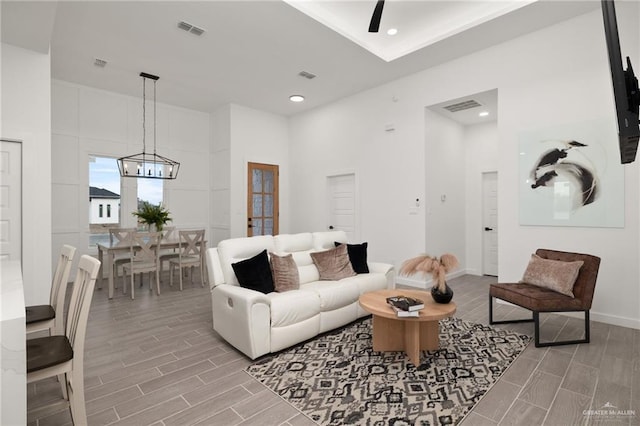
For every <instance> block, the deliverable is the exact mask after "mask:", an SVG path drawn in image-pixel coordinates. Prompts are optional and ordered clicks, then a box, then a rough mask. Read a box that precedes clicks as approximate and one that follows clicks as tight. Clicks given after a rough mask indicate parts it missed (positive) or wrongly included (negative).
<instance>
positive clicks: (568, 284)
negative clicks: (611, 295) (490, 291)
mask: <svg viewBox="0 0 640 426" xmlns="http://www.w3.org/2000/svg"><path fill="white" fill-rule="evenodd" d="M583 264H584V262H583V261H582V260H576V261H574V262H563V261H560V260H551V259H544V258H542V257H540V256H538V255H536V254H532V255H531V260H529V265H528V266H527V270H526V271H525V272H524V276H523V277H522V280H521V281H520V282H522V283H527V284H532V285H535V286H538V287H544V288H548V289H549V290H553V291H557V292H558V293H562V294H564V295H566V296H569V297H575V296H574V295H573V285H574V284H575V282H576V279H577V278H578V273H579V272H580V268H581V267H582V265H583Z"/></svg>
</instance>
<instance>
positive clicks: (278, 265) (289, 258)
mask: <svg viewBox="0 0 640 426" xmlns="http://www.w3.org/2000/svg"><path fill="white" fill-rule="evenodd" d="M269 257H270V258H271V273H272V274H273V286H274V287H275V290H276V291H277V292H278V293H282V292H284V291H289V290H297V289H299V288H300V275H299V274H298V266H297V265H296V262H295V261H294V260H293V255H292V254H291V253H289V254H288V255H286V256H278V255H277V254H275V253H269Z"/></svg>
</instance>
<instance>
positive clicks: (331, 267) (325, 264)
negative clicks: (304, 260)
mask: <svg viewBox="0 0 640 426" xmlns="http://www.w3.org/2000/svg"><path fill="white" fill-rule="evenodd" d="M311 259H313V263H314V264H315V265H316V267H317V268H318V272H319V273H320V279H321V280H329V281H337V280H341V279H343V278H348V277H352V276H354V275H356V273H355V272H354V271H353V268H352V267H351V262H350V261H349V255H348V253H347V246H346V245H344V244H341V245H339V246H338V247H335V248H332V249H330V250H325V251H319V252H316V253H311Z"/></svg>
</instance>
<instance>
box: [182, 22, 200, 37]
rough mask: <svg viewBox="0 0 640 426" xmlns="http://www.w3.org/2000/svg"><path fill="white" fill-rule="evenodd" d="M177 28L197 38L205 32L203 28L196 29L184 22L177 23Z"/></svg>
mask: <svg viewBox="0 0 640 426" xmlns="http://www.w3.org/2000/svg"><path fill="white" fill-rule="evenodd" d="M178 28H180V29H181V30H185V31H187V32H190V33H191V34H194V35H197V36H201V35H202V34H204V32H205V30H204V29H203V28H200V27H196V26H195V25H193V24H190V23H188V22H185V21H180V22H178Z"/></svg>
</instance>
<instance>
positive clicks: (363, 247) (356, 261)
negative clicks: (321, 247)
mask: <svg viewBox="0 0 640 426" xmlns="http://www.w3.org/2000/svg"><path fill="white" fill-rule="evenodd" d="M334 244H335V245H336V247H338V246H339V245H340V244H344V243H339V242H338V241H336V242H335V243H334ZM367 246H368V243H366V242H365V243H362V244H347V253H348V254H349V261H350V262H351V267H352V268H353V271H354V272H355V273H356V274H368V273H369V266H367Z"/></svg>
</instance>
